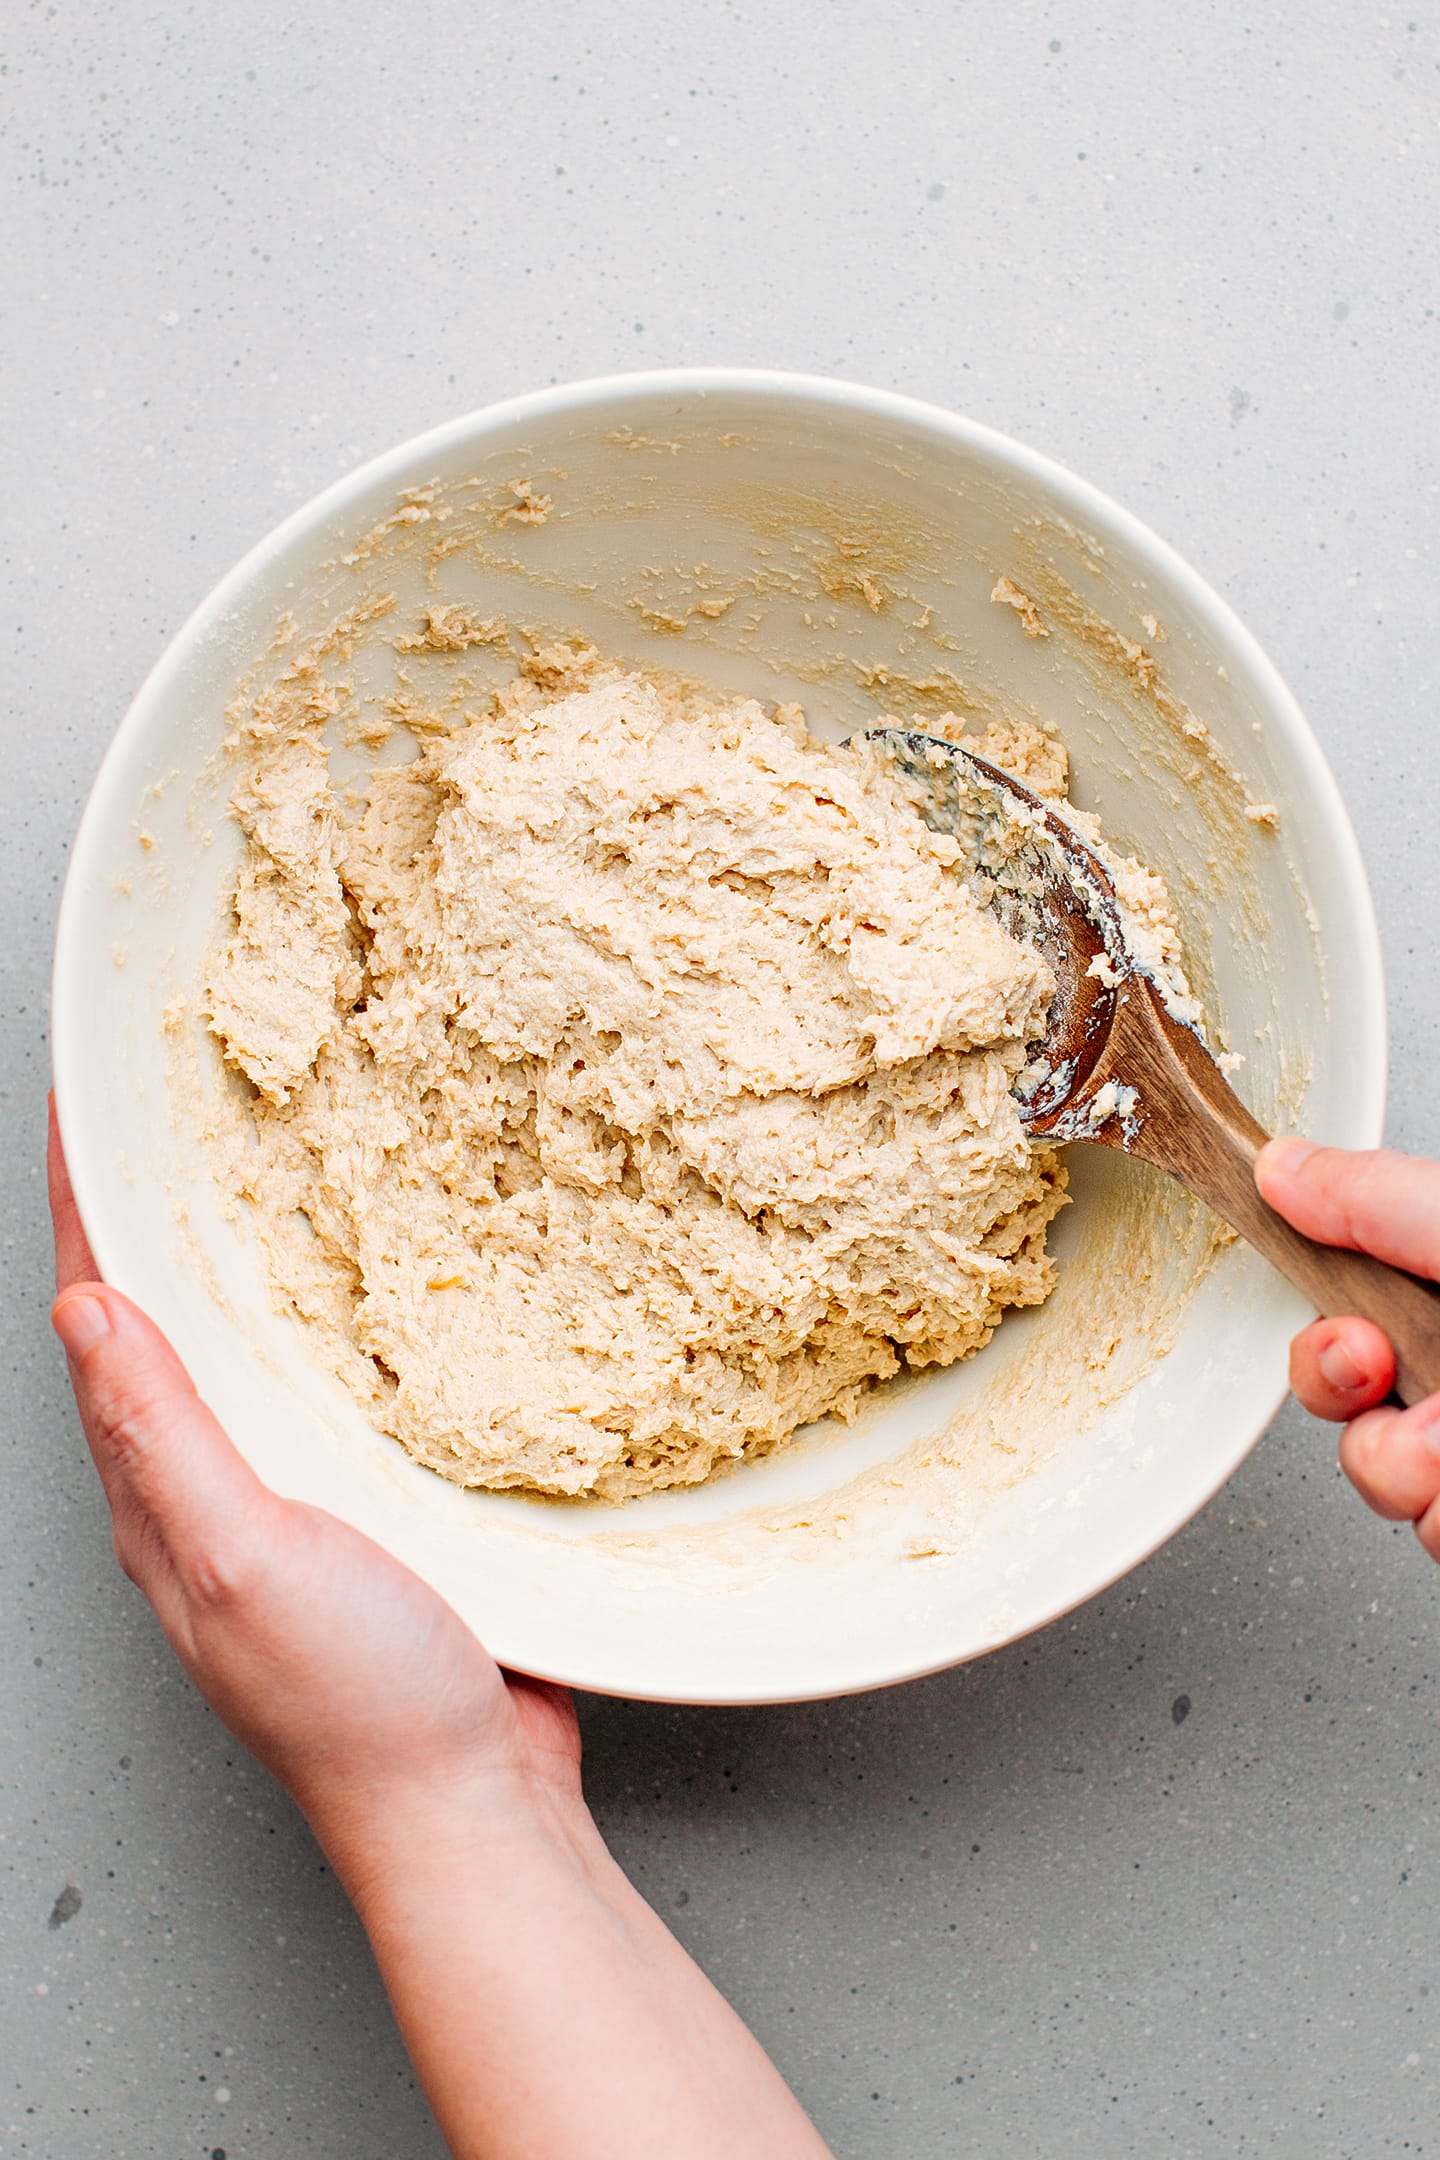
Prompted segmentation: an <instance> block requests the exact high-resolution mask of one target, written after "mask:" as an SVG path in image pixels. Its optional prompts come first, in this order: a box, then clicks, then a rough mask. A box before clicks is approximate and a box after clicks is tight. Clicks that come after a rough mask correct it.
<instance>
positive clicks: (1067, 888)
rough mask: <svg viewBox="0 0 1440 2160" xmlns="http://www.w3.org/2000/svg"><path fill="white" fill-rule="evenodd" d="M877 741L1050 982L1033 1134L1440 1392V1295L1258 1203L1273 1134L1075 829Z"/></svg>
mask: <svg viewBox="0 0 1440 2160" xmlns="http://www.w3.org/2000/svg"><path fill="white" fill-rule="evenodd" d="M870 734H871V738H872V739H873V740H875V741H877V742H879V743H881V744H882V745H883V746H884V747H885V748H886V749H887V750H888V751H889V752H890V754H891V755H892V756H893V757H894V759H895V760H896V763H897V764H898V765H899V766H900V768H901V769H902V771H903V772H904V773H905V774H906V776H907V777H908V778H909V779H910V780H912V781H914V782H915V783H917V786H916V806H917V808H918V809H919V811H920V813H921V815H922V816H923V817H924V819H925V821H926V823H927V824H928V825H930V826H931V827H933V828H934V829H935V830H936V831H939V832H949V833H953V834H955V835H956V837H958V838H959V839H961V840H962V842H963V843H964V846H965V854H966V859H967V861H973V862H975V863H976V864H977V865H978V868H977V872H976V877H977V882H978V884H979V886H980V888H981V889H982V891H983V892H984V896H985V898H986V899H987V900H988V901H989V902H990V904H991V905H992V907H993V908H994V910H995V912H996V914H997V915H998V916H999V917H1000V919H1001V920H1002V921H1003V922H1004V924H1005V927H1006V929H1007V930H1009V932H1010V934H1011V935H1012V936H1013V937H1016V938H1021V939H1024V940H1025V941H1026V942H1027V943H1029V944H1032V945H1035V946H1037V947H1038V948H1039V950H1040V951H1041V953H1043V955H1044V957H1045V959H1046V960H1047V961H1048V962H1049V965H1050V967H1051V969H1052V971H1053V973H1054V976H1055V996H1054V999H1053V1001H1052V1003H1051V1006H1050V1011H1049V1015H1048V1018H1047V1021H1046V1032H1045V1037H1044V1040H1043V1042H1042V1043H1040V1044H1039V1045H1037V1046H1035V1048H1034V1049H1033V1050H1032V1056H1031V1063H1030V1065H1029V1067H1028V1068H1027V1070H1026V1072H1025V1073H1024V1074H1022V1076H1021V1079H1020V1081H1019V1083H1018V1084H1017V1087H1016V1091H1015V1092H1016V1096H1017V1099H1018V1100H1019V1102H1020V1110H1021V1118H1022V1121H1023V1123H1024V1126H1025V1129H1026V1131H1027V1132H1028V1133H1030V1134H1031V1135H1032V1136H1033V1137H1034V1138H1036V1139H1048V1140H1095V1141H1098V1142H1099V1143H1100V1144H1101V1146H1103V1147H1118V1148H1123V1149H1124V1151H1125V1152H1126V1154H1128V1155H1138V1156H1140V1157H1141V1159H1142V1160H1143V1161H1145V1162H1150V1163H1154V1164H1156V1165H1157V1166H1158V1167H1159V1168H1160V1169H1161V1170H1167V1171H1169V1173H1170V1174H1171V1176H1172V1177H1177V1178H1179V1179H1180V1181H1181V1182H1182V1184H1185V1185H1188V1186H1189V1188H1190V1190H1191V1191H1192V1192H1194V1193H1198V1194H1199V1196H1200V1198H1201V1199H1202V1200H1206V1201H1208V1202H1209V1204H1210V1206H1211V1207H1213V1208H1214V1209H1215V1211H1216V1213H1217V1214H1219V1215H1222V1216H1223V1217H1224V1219H1225V1221H1226V1222H1228V1223H1230V1224H1231V1225H1232V1226H1233V1227H1234V1228H1235V1229H1236V1230H1238V1231H1239V1232H1240V1234H1241V1236H1242V1237H1244V1238H1247V1239H1248V1240H1249V1242H1250V1243H1251V1244H1252V1245H1253V1246H1254V1247H1255V1248H1256V1250H1257V1251H1258V1252H1262V1253H1263V1254H1264V1255H1265V1257H1266V1259H1267V1260H1269V1261H1271V1262H1273V1264H1274V1265H1275V1266H1276V1267H1277V1268H1278V1269H1279V1270H1280V1272H1281V1274H1282V1275H1284V1276H1285V1277H1287V1279H1288V1280H1289V1281H1290V1282H1292V1283H1294V1285H1295V1287H1296V1289H1297V1290H1300V1291H1302V1292H1303V1293H1304V1295H1305V1296H1306V1297H1307V1298H1308V1299H1309V1301H1310V1303H1311V1304H1312V1305H1314V1306H1316V1307H1317V1308H1318V1309H1319V1311H1320V1312H1321V1313H1323V1314H1326V1315H1329V1314H1332V1313H1359V1314H1360V1315H1362V1316H1363V1317H1364V1318H1365V1319H1367V1320H1373V1321H1374V1322H1375V1323H1376V1325H1377V1326H1378V1327H1381V1328H1383V1329H1384V1331H1385V1333H1386V1334H1387V1335H1388V1336H1389V1338H1390V1341H1391V1344H1392V1345H1393V1347H1394V1351H1395V1365H1396V1377H1395V1388H1396V1392H1397V1394H1398V1395H1399V1397H1400V1399H1401V1401H1402V1402H1405V1403H1412V1402H1418V1401H1419V1400H1420V1399H1421V1398H1422V1397H1423V1396H1425V1395H1430V1394H1433V1393H1434V1392H1435V1391H1436V1390H1437V1389H1440V1293H1437V1292H1436V1290H1434V1289H1433V1288H1431V1286H1430V1285H1429V1284H1427V1283H1423V1282H1420V1281H1419V1280H1417V1278H1416V1277H1415V1276H1413V1275H1407V1274H1404V1273H1403V1272H1402V1271H1401V1270H1400V1269H1398V1268H1392V1267H1387V1266H1386V1265H1385V1264H1384V1262H1383V1261H1380V1260H1375V1259H1372V1258H1371V1257H1370V1255H1369V1254H1368V1253H1357V1252H1348V1251H1342V1250H1341V1249H1339V1248H1337V1247H1335V1246H1331V1245H1318V1244H1316V1243H1315V1242H1314V1241H1313V1239H1311V1238H1307V1237H1302V1236H1301V1234H1300V1232H1299V1231H1298V1230H1294V1229H1292V1228H1291V1226H1290V1224H1289V1223H1287V1222H1286V1221H1285V1219H1284V1217H1283V1216H1281V1215H1277V1214H1276V1212H1275V1210H1274V1209H1273V1208H1272V1207H1270V1206H1269V1205H1267V1203H1266V1202H1265V1201H1264V1200H1262V1199H1261V1197H1260V1194H1259V1191H1258V1189H1257V1187H1256V1184H1255V1174H1254V1173H1255V1157H1256V1155H1257V1154H1258V1153H1259V1151H1260V1149H1261V1148H1262V1147H1263V1146H1264V1145H1265V1142H1266V1140H1267V1139H1268V1137H1269V1135H1268V1134H1267V1133H1266V1131H1265V1129H1264V1127H1263V1126H1261V1125H1260V1124H1258V1123H1257V1122H1256V1120H1255V1119H1254V1118H1253V1117H1252V1116H1251V1115H1250V1112H1249V1111H1248V1110H1247V1109H1246V1108H1245V1105H1244V1104H1243V1103H1242V1102H1241V1101H1240V1099H1239V1097H1238V1096H1237V1095H1236V1093H1235V1091H1234V1089H1233V1088H1232V1087H1231V1086H1230V1084H1229V1082H1228V1081H1227V1080H1226V1078H1225V1076H1224V1074H1223V1073H1222V1072H1221V1071H1220V1068H1219V1066H1218V1065H1217V1064H1216V1063H1215V1060H1214V1058H1213V1057H1212V1056H1211V1055H1210V1052H1209V1051H1208V1050H1207V1049H1206V1048H1205V1045H1204V1043H1203V1042H1202V1041H1201V1039H1200V1036H1199V1035H1198V1034H1197V1033H1196V1031H1195V1029H1194V1028H1193V1027H1191V1026H1190V1025H1188V1024H1187V1022H1186V1021H1185V1020H1183V1019H1181V1018H1177V1017H1176V1013H1175V1012H1174V1011H1173V1010H1172V1008H1171V1005H1170V1004H1168V1003H1167V1002H1166V996H1165V991H1164V989H1163V988H1162V986H1161V985H1160V984H1159V983H1158V982H1157V981H1156V979H1155V977H1154V976H1153V975H1151V974H1150V973H1148V972H1147V971H1146V970H1145V968H1144V967H1143V966H1142V965H1141V963H1140V962H1139V960H1138V959H1137V957H1136V954H1135V952H1134V950H1133V948H1132V945H1131V942H1130V940H1129V938H1128V937H1127V934H1126V927H1125V921H1124V915H1123V911H1122V908H1121V905H1120V902H1119V899H1118V896H1117V894H1116V891H1115V887H1114V884H1113V882H1112V880H1111V877H1110V874H1109V872H1108V871H1107V869H1106V867H1105V865H1104V863H1103V862H1102V861H1101V859H1100V857H1099V856H1098V855H1097V854H1096V853H1095V852H1094V850H1093V849H1092V848H1091V847H1090V846H1088V845H1087V843H1086V841H1085V840H1084V839H1083V838H1082V837H1081V835H1080V834H1079V833H1078V832H1077V831H1076V830H1075V828H1074V827H1073V826H1072V825H1070V824H1068V823H1067V822H1066V820H1065V819H1064V818H1063V817H1062V816H1060V814H1059V813H1058V812H1057V811H1055V810H1054V809H1052V808H1051V807H1050V806H1049V805H1048V804H1047V803H1045V802H1042V801H1041V799H1040V797H1039V796H1037V795H1034V794H1032V793H1031V791H1030V790H1029V788H1027V787H1022V785H1021V784H1020V782H1019V781H1018V780H1013V779H1011V777H1010V776H1009V774H1008V773H1003V772H1001V771H999V770H998V769H997V768H996V767H995V766H993V765H991V764H989V763H987V762H986V760H985V759H984V758H980V757H976V756H975V755H974V753H973V752H972V751H969V750H965V749H962V748H961V747H960V746H959V745H958V744H956V743H951V742H945V741H943V740H942V739H941V738H939V737H937V736H933V735H922V734H918V733H913V732H912V731H911V730H909V729H907V728H875V729H873V730H871V731H870Z"/></svg>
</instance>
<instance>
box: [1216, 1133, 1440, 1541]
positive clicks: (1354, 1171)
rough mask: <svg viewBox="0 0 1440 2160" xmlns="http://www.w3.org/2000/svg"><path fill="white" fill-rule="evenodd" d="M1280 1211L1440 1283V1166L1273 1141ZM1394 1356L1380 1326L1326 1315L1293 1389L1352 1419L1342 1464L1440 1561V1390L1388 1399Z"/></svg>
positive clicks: (1372, 1502)
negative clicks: (1401, 1401)
mask: <svg viewBox="0 0 1440 2160" xmlns="http://www.w3.org/2000/svg"><path fill="white" fill-rule="evenodd" d="M1255 1182H1256V1184H1257V1185H1258V1186H1259V1188H1260V1192H1261V1196H1262V1197H1263V1198H1264V1199H1266V1200H1268V1201H1269V1203H1270V1205H1271V1207H1273V1208H1274V1209H1276V1211H1277V1212H1278V1213H1279V1214H1281V1215H1283V1216H1284V1217H1285V1219H1286V1221H1287V1222H1290V1223H1293V1225H1294V1226H1295V1228H1296V1229H1297V1230H1301V1231H1303V1232H1304V1233H1305V1234H1306V1236H1308V1237H1312V1238H1318V1239H1319V1240H1320V1241H1321V1242H1322V1243H1324V1244H1326V1245H1341V1246H1346V1247H1348V1248H1349V1249H1351V1250H1352V1251H1357V1252H1368V1253H1373V1254H1374V1255H1375V1256H1376V1258H1377V1259H1380V1260H1385V1261H1388V1262H1389V1263H1390V1265H1391V1266H1392V1267H1399V1268H1404V1269H1406V1270H1407V1271H1408V1272H1409V1273H1410V1274H1412V1275H1420V1276H1423V1277H1425V1278H1426V1280H1427V1281H1430V1282H1436V1281H1440V1163H1433V1162H1426V1161H1424V1160H1422V1159H1421V1158H1419V1157H1417V1156H1413V1155H1397V1154H1394V1153H1392V1152H1390V1151H1389V1150H1387V1149H1383V1148H1380V1149H1373V1150H1368V1151H1359V1152H1354V1153H1352V1152H1350V1151H1349V1150H1347V1149H1344V1148H1322V1147H1313V1146H1311V1144H1310V1143H1309V1142H1308V1141H1302V1140H1272V1141H1271V1142H1270V1144H1269V1145H1268V1147H1265V1148H1262V1149H1261V1151H1260V1155H1259V1157H1258V1159H1257V1161H1256V1165H1255ZM1394 1383H1395V1353H1394V1351H1393V1350H1392V1349H1391V1347H1390V1344H1389V1342H1388V1341H1387V1340H1386V1338H1385V1335H1384V1333H1383V1332H1382V1330H1381V1329H1380V1328H1378V1327H1377V1326H1376V1325H1375V1323H1374V1322H1373V1321H1371V1320H1361V1319H1358V1318H1355V1317H1353V1316H1352V1317H1349V1318H1343V1317H1342V1318H1338V1319H1328V1320H1316V1321H1314V1322H1312V1324H1311V1325H1310V1326H1309V1327H1307V1328H1304V1329H1302V1330H1301V1332H1300V1334H1298V1335H1297V1336H1296V1337H1295V1340H1294V1342H1293V1343H1292V1344H1291V1346H1290V1385H1291V1386H1292V1387H1293V1388H1294V1390H1295V1393H1296V1395H1297V1396H1298V1397H1299V1399H1300V1401H1301V1402H1302V1403H1303V1404H1304V1406H1305V1408H1306V1409H1307V1410H1309V1411H1310V1412H1311V1413H1312V1415H1313V1416H1315V1417H1322V1418H1330V1419H1333V1420H1335V1421H1336V1422H1343V1423H1344V1425H1345V1431H1344V1433H1343V1434H1342V1435H1341V1440H1340V1466H1341V1468H1342V1469H1343V1470H1344V1472H1345V1475H1346V1476H1347V1477H1348V1478H1349V1480H1350V1482H1351V1484H1352V1485H1354V1487H1355V1489H1356V1491H1357V1492H1358V1493H1359V1494H1360V1496H1361V1498H1362V1499H1363V1500H1365V1501H1366V1502H1367V1503H1368V1504H1369V1506H1371V1507H1372V1508H1373V1509H1374V1510H1375V1512H1376V1514H1377V1515H1383V1516H1384V1517H1385V1518H1386V1519H1387V1521H1390V1522H1411V1523H1413V1524H1414V1525H1415V1530H1416V1534H1417V1535H1418V1537H1419V1539H1420V1542H1421V1544H1422V1545H1423V1546H1424V1547H1425V1549H1426V1551H1427V1552H1428V1553H1429V1554H1430V1555H1431V1557H1432V1558H1433V1559H1436V1560H1440V1395H1430V1396H1427V1397H1426V1398H1425V1399H1424V1400H1423V1401H1422V1402H1418V1403H1413V1404H1412V1405H1411V1407H1410V1408H1409V1409H1408V1410H1400V1409H1396V1408H1394V1407H1393V1406H1391V1405H1388V1404H1387V1403H1386V1397H1387V1396H1388V1395H1389V1393H1390V1390H1391V1388H1392V1387H1393V1386H1394Z"/></svg>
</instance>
